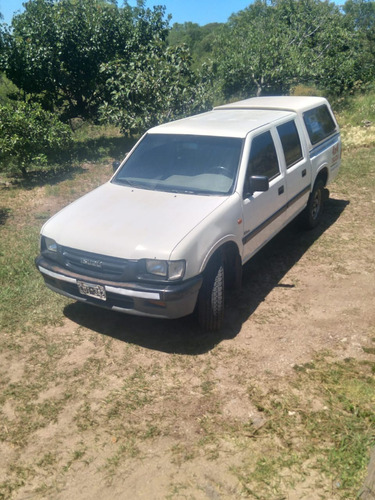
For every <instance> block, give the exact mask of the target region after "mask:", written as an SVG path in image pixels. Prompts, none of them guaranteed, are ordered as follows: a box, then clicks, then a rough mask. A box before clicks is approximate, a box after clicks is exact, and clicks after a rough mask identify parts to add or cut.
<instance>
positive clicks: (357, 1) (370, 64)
mask: <svg viewBox="0 0 375 500" xmlns="http://www.w3.org/2000/svg"><path fill="white" fill-rule="evenodd" d="M344 11H345V13H346V17H347V18H349V19H350V21H351V22H352V23H353V25H354V29H355V30H356V31H357V32H358V34H359V36H360V38H361V43H362V50H361V52H360V54H359V57H358V65H359V67H360V68H361V79H362V80H365V81H373V79H374V77H375V65H374V58H375V2H374V1H373V0H348V1H347V2H346V3H345V5H344Z"/></svg>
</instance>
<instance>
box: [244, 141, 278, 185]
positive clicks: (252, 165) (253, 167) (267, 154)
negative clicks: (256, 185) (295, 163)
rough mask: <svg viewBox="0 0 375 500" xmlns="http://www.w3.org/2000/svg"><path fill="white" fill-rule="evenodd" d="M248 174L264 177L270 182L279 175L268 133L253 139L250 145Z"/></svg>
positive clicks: (276, 160) (275, 156) (272, 144)
mask: <svg viewBox="0 0 375 500" xmlns="http://www.w3.org/2000/svg"><path fill="white" fill-rule="evenodd" d="M248 172H249V173H250V175H264V176H266V177H268V179H270V180H271V179H273V178H274V177H276V176H277V175H278V174H279V172H280V170H279V162H278V159H277V154H276V149H275V145H274V143H273V139H272V136H271V133H270V132H265V133H264V134H261V135H258V136H257V137H254V139H253V142H252V144H251V150H250V158H249V166H248Z"/></svg>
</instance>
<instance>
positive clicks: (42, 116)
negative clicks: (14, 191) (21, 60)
mask: <svg viewBox="0 0 375 500" xmlns="http://www.w3.org/2000/svg"><path fill="white" fill-rule="evenodd" d="M71 144H72V136H71V131H70V129H69V127H68V126H67V125H65V124H63V123H62V122H60V121H59V119H58V118H57V117H56V116H55V115H54V114H52V113H50V112H48V111H44V110H43V109H42V108H41V106H40V105H39V104H36V103H25V102H12V103H9V104H4V105H0V173H1V172H3V173H5V174H6V175H8V176H13V177H19V176H22V177H28V176H29V175H30V174H31V173H34V172H41V171H42V172H46V171H49V170H55V171H56V170H59V169H61V168H65V167H67V166H70V165H71V154H70V150H71Z"/></svg>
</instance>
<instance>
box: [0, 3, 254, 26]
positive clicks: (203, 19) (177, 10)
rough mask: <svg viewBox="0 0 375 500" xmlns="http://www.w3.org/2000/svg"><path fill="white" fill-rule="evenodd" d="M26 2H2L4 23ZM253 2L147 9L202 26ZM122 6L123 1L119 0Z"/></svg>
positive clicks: (195, 4)
mask: <svg viewBox="0 0 375 500" xmlns="http://www.w3.org/2000/svg"><path fill="white" fill-rule="evenodd" d="M23 3H24V0H0V12H1V14H2V15H3V16H4V19H3V22H6V23H7V24H10V23H11V21H12V17H13V14H15V13H16V12H17V11H20V12H22V10H23V7H22V4H23ZM128 3H129V5H136V0H129V2H128ZM250 3H251V0H230V1H228V0H146V6H147V7H153V6H154V5H165V7H166V13H167V14H172V20H171V23H170V25H171V26H172V25H173V23H184V22H187V21H191V22H193V23H197V24H200V25H201V26H203V25H205V24H208V23H225V22H226V21H227V20H228V18H229V17H230V16H231V14H233V13H236V12H238V11H240V10H243V9H244V8H245V7H247V6H248V5H249V4H250ZM118 5H119V6H121V5H122V2H121V0H118Z"/></svg>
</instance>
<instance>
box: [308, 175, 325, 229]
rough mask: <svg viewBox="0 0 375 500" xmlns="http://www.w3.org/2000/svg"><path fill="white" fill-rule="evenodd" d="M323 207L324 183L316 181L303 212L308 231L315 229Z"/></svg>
mask: <svg viewBox="0 0 375 500" xmlns="http://www.w3.org/2000/svg"><path fill="white" fill-rule="evenodd" d="M323 207H324V182H323V181H322V180H318V181H316V183H315V184H314V188H313V190H312V192H311V194H310V197H309V200H308V202H307V206H306V208H305V211H304V222H305V225H306V227H307V228H308V229H313V228H314V227H316V226H317V225H318V224H319V222H320V220H321V218H322V214H323Z"/></svg>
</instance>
